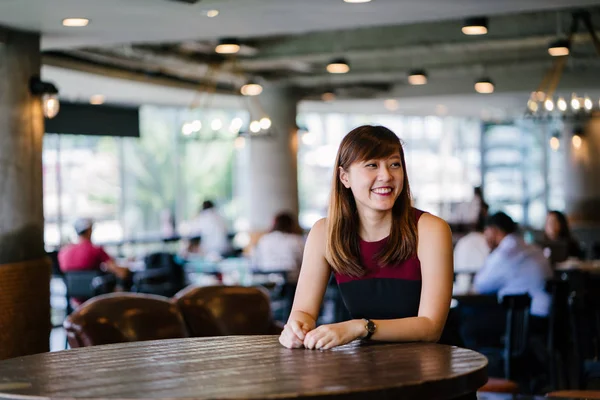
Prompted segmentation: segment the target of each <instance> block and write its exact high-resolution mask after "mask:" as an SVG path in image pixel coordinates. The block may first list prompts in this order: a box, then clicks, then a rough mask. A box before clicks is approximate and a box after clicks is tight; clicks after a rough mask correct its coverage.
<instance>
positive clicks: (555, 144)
mask: <svg viewBox="0 0 600 400" xmlns="http://www.w3.org/2000/svg"><path fill="white" fill-rule="evenodd" d="M550 148H551V149H552V150H553V151H558V149H559V148H560V140H559V139H558V136H552V137H551V138H550Z"/></svg>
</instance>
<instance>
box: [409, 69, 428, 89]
mask: <svg viewBox="0 0 600 400" xmlns="http://www.w3.org/2000/svg"><path fill="white" fill-rule="evenodd" d="M408 83H409V84H411V85H425V84H426V83H427V73H426V72H425V71H424V70H422V69H413V70H412V71H410V72H409V74H408Z"/></svg>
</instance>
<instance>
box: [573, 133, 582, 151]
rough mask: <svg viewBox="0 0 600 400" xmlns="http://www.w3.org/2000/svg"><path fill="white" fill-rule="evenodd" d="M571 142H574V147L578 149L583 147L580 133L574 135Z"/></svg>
mask: <svg viewBox="0 0 600 400" xmlns="http://www.w3.org/2000/svg"><path fill="white" fill-rule="evenodd" d="M571 143H573V147H575V148H576V149H579V148H581V136H579V135H578V134H575V135H573V138H572V139H571Z"/></svg>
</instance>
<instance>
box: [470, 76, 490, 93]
mask: <svg viewBox="0 0 600 400" xmlns="http://www.w3.org/2000/svg"><path fill="white" fill-rule="evenodd" d="M475 91H476V92H477V93H483V94H488V93H494V82H492V80H491V79H490V78H481V79H479V80H478V81H477V82H475Z"/></svg>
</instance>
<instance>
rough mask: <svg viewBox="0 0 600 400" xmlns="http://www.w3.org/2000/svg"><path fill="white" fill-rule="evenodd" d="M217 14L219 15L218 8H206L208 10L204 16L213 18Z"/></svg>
mask: <svg viewBox="0 0 600 400" xmlns="http://www.w3.org/2000/svg"><path fill="white" fill-rule="evenodd" d="M217 15H219V10H208V11H206V16H207V17H208V18H214V17H216V16H217Z"/></svg>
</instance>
